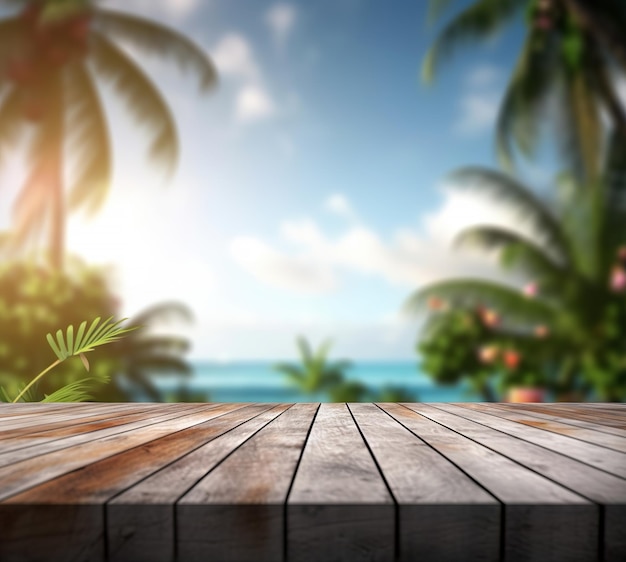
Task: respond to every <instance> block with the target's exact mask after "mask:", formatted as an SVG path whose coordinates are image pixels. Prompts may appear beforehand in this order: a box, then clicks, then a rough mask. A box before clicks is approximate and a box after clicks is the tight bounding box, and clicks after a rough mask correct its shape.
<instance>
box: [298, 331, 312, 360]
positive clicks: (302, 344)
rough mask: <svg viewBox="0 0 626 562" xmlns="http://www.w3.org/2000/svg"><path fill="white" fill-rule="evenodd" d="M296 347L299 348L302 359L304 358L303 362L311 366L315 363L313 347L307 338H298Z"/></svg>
mask: <svg viewBox="0 0 626 562" xmlns="http://www.w3.org/2000/svg"><path fill="white" fill-rule="evenodd" d="M296 345H297V346H298V350H299V351H300V357H301V358H302V362H303V363H304V364H305V365H310V364H311V363H312V362H313V352H312V351H311V346H310V345H309V342H308V341H307V339H306V338H304V337H303V336H298V338H297V339H296Z"/></svg>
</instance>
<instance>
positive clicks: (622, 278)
mask: <svg viewBox="0 0 626 562" xmlns="http://www.w3.org/2000/svg"><path fill="white" fill-rule="evenodd" d="M625 288H626V271H624V270H623V269H622V268H621V267H620V266H618V265H616V266H615V267H614V268H613V271H612V272H611V289H612V290H613V291H615V292H617V293H621V292H622V291H623V290H624V289H625Z"/></svg>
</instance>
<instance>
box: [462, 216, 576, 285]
mask: <svg viewBox="0 0 626 562" xmlns="http://www.w3.org/2000/svg"><path fill="white" fill-rule="evenodd" d="M454 245H455V246H456V247H464V246H471V247H476V248H479V249H482V250H487V251H490V250H500V251H501V256H502V255H503V254H502V251H506V250H507V249H512V250H515V255H514V262H513V263H511V264H510V265H513V266H516V267H519V268H521V269H522V270H523V271H524V272H526V273H528V274H530V275H533V276H536V275H539V276H541V277H546V276H549V277H559V276H560V275H564V274H567V270H565V269H564V268H563V267H562V265H561V264H560V263H558V262H556V261H554V259H553V257H552V255H551V252H550V248H543V247H541V246H539V245H537V244H536V243H535V242H533V241H532V240H529V239H528V238H526V237H525V236H522V235H521V234H519V233H517V232H514V231H512V230H508V229H505V228H500V227H495V226H489V225H478V226H473V227H470V228H466V229H465V230H463V231H462V232H460V233H459V234H458V235H457V236H456V238H455V240H454ZM509 255H512V254H509ZM557 255H558V254H557Z"/></svg>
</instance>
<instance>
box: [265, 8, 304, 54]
mask: <svg viewBox="0 0 626 562" xmlns="http://www.w3.org/2000/svg"><path fill="white" fill-rule="evenodd" d="M265 21H266V22H267V24H268V25H269V26H270V29H271V30H272V35H273V36H274V41H276V44H277V45H279V46H282V45H284V44H285V42H286V41H287V39H288V38H289V35H290V34H291V32H292V30H293V27H294V25H295V23H296V10H295V8H294V7H293V6H292V5H290V4H274V5H273V6H272V7H271V8H270V9H269V11H268V12H267V14H266V16H265Z"/></svg>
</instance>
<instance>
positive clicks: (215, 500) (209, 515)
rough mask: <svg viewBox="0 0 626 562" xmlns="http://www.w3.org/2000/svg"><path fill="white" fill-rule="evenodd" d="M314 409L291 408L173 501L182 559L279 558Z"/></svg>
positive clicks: (262, 560) (305, 406) (240, 560)
mask: <svg viewBox="0 0 626 562" xmlns="http://www.w3.org/2000/svg"><path fill="white" fill-rule="evenodd" d="M317 409H318V405H317V404H295V405H294V406H292V407H291V408H289V409H288V410H287V411H286V412H284V413H283V414H281V415H280V416H278V417H277V418H275V419H274V420H273V421H272V422H271V423H269V424H268V425H266V426H265V427H263V428H262V429H261V430H260V431H259V432H258V433H256V434H254V436H252V437H251V438H250V439H248V441H246V442H245V443H243V444H242V445H241V446H240V447H239V448H238V449H236V450H235V451H234V452H233V453H232V454H231V455H230V456H229V457H228V458H226V459H225V460H224V461H223V462H222V463H221V464H220V465H219V466H217V467H216V468H215V469H214V470H212V471H211V472H210V473H209V474H207V476H205V477H204V478H203V479H202V480H200V481H199V482H198V483H197V484H196V485H195V486H194V487H193V488H192V489H191V490H190V491H189V492H188V493H187V494H185V496H183V497H182V498H181V499H180V500H179V501H178V505H177V508H176V518H177V526H178V553H179V556H180V557H181V558H182V559H183V560H188V561H189V562H195V561H204V560H223V561H224V562H227V561H228V562H245V561H248V560H256V561H258V562H265V561H268V562H270V561H274V560H280V559H282V557H283V545H284V542H285V537H284V526H285V520H284V504H285V502H286V500H287V493H288V492H289V488H290V486H291V482H292V480H293V477H294V474H295V472H296V467H297V465H298V461H299V459H300V455H301V452H302V448H303V447H304V443H305V440H306V437H307V434H308V432H309V428H310V427H311V423H312V421H313V418H314V416H315V413H316V412H317ZM250 475H254V478H250Z"/></svg>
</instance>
